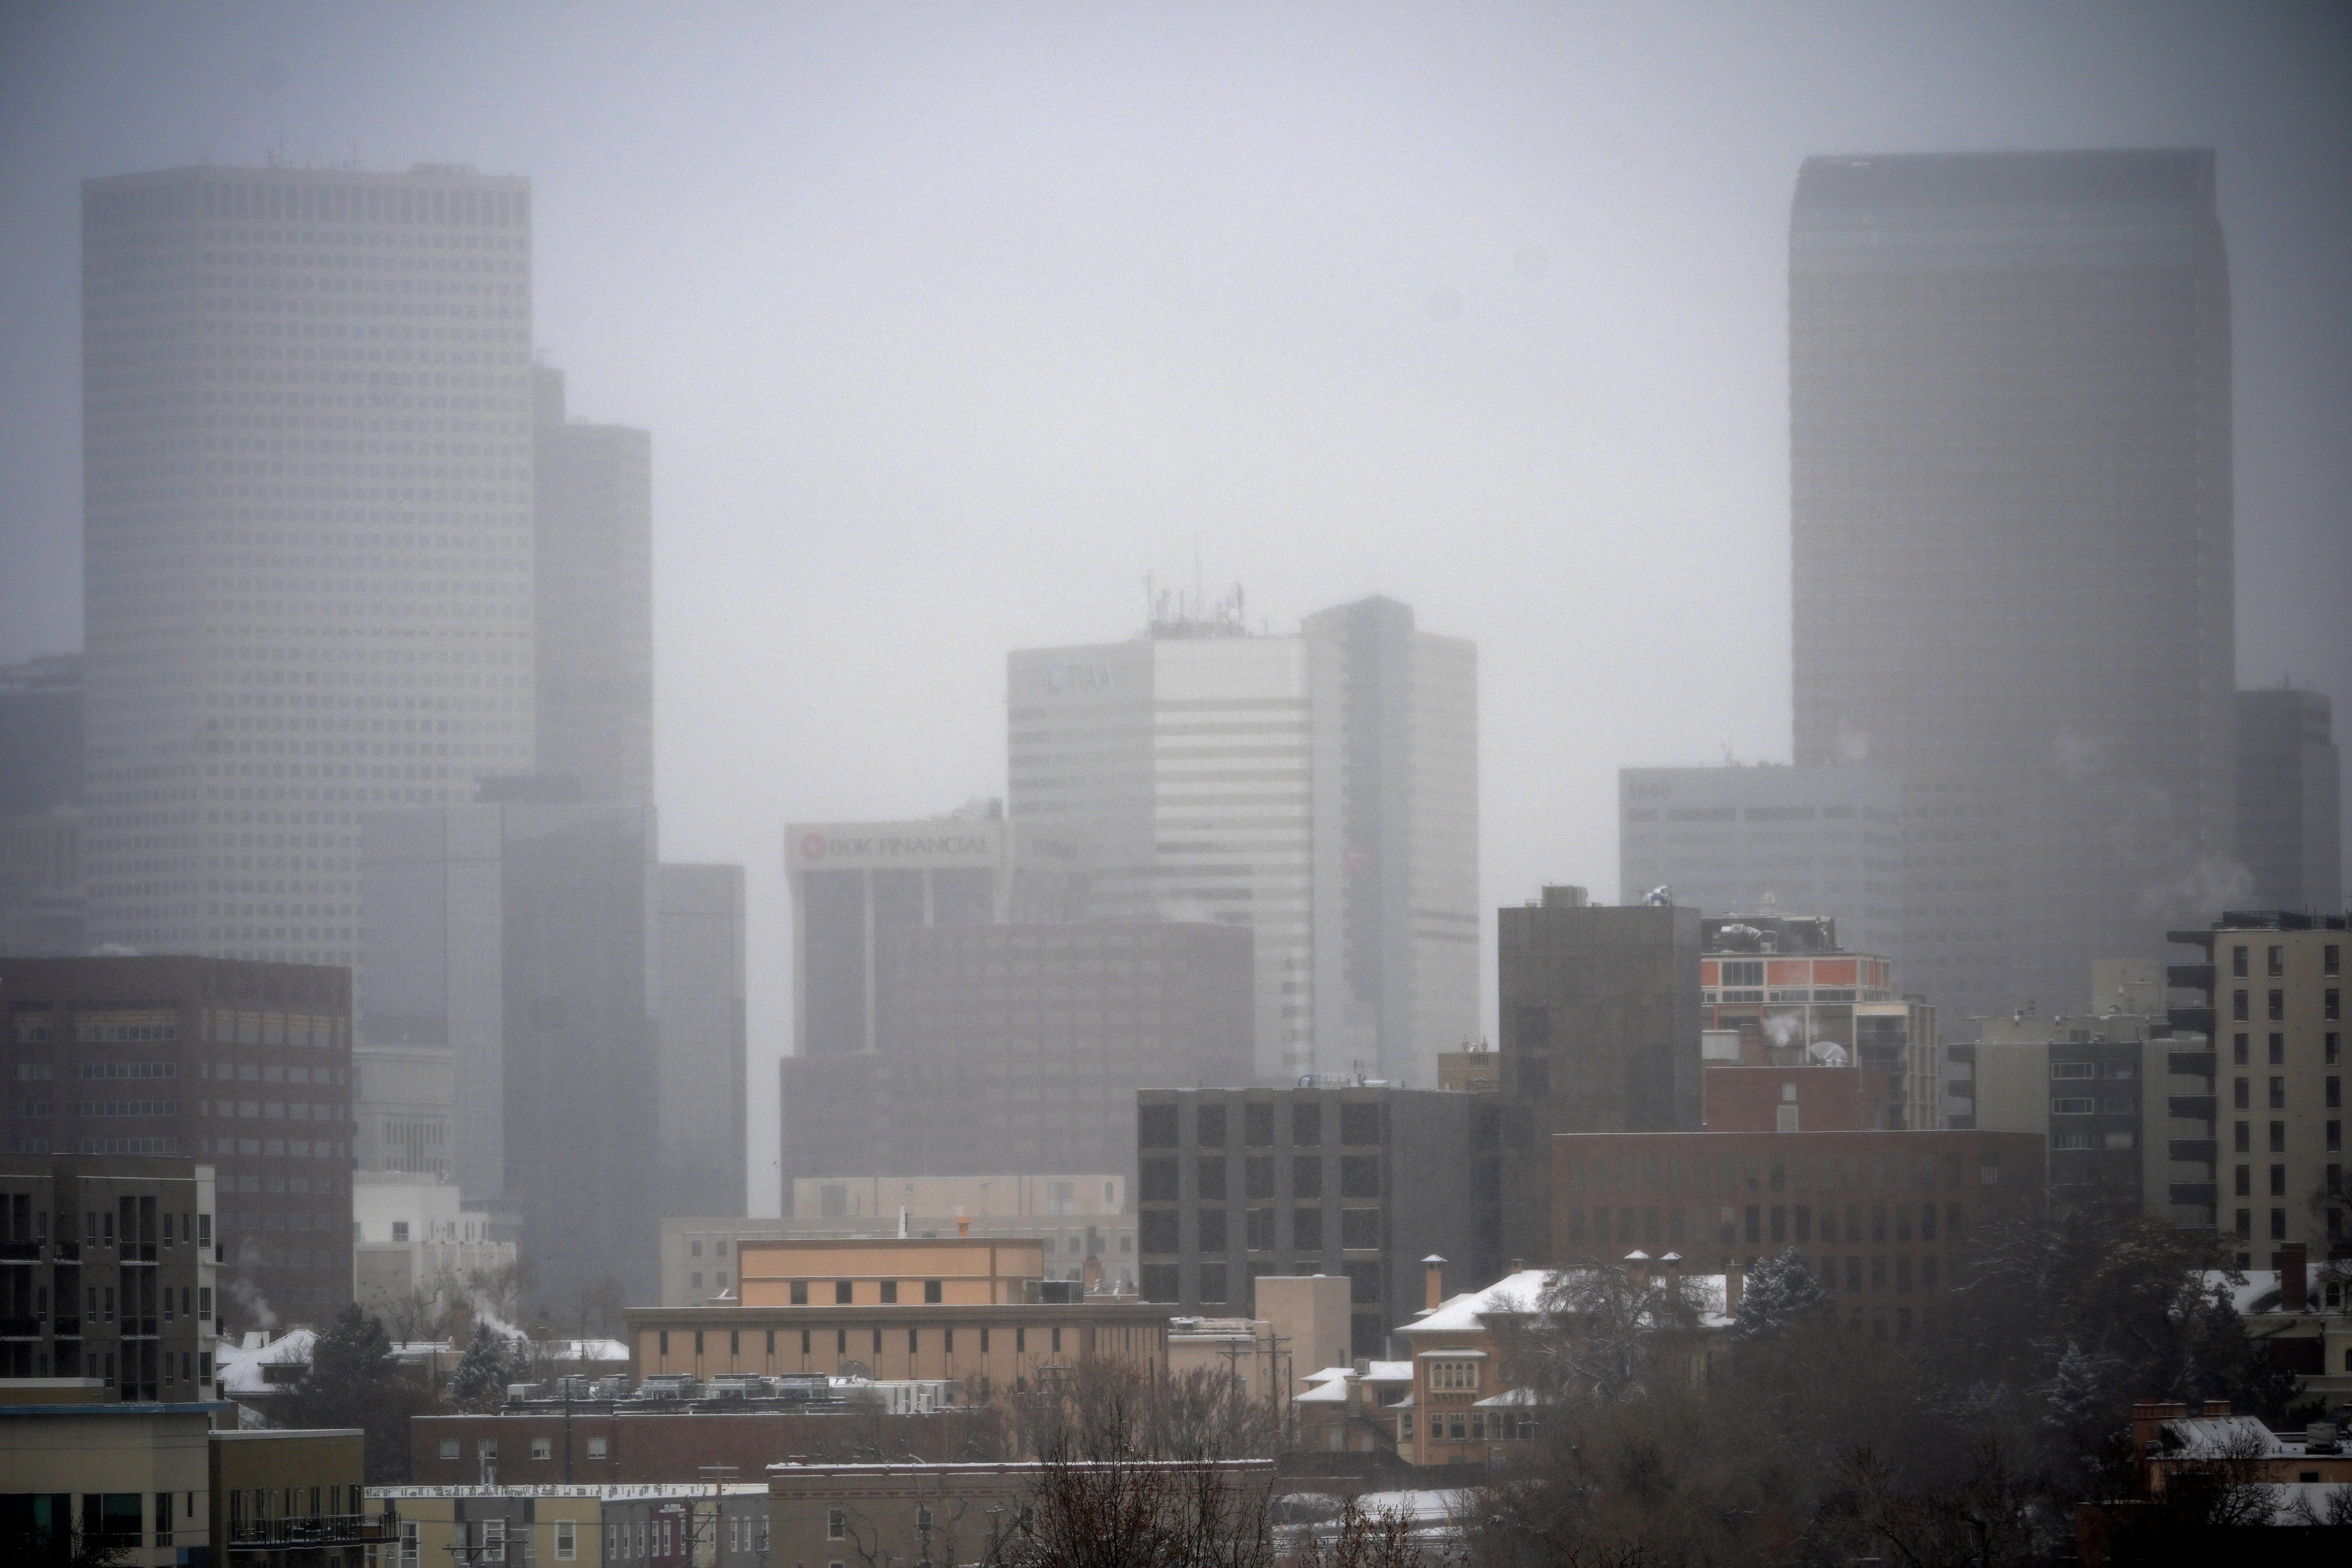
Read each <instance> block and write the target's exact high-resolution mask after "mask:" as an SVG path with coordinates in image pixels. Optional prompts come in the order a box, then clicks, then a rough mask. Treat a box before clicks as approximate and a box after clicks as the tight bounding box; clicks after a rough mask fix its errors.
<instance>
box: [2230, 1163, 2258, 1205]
mask: <svg viewBox="0 0 2352 1568" xmlns="http://www.w3.org/2000/svg"><path fill="white" fill-rule="evenodd" d="M2234 1180H2235V1181H2236V1184H2237V1190H2236V1191H2235V1192H2234V1193H2233V1194H2231V1196H2233V1197H2241V1198H2250V1197H2252V1196H2253V1195H2254V1168H2253V1167H2252V1165H2240V1166H2239V1167H2238V1168H2237V1174H2236V1176H2235V1178H2234Z"/></svg>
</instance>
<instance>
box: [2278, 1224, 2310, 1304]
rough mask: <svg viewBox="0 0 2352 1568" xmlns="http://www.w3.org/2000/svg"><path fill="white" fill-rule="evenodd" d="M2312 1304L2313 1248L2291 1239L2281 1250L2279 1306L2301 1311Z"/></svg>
mask: <svg viewBox="0 0 2352 1568" xmlns="http://www.w3.org/2000/svg"><path fill="white" fill-rule="evenodd" d="M2310 1305H2311V1249H2310V1247H2307V1246H2305V1244H2304V1243H2302V1242H2300V1241H2290V1242H2288V1243H2287V1244H2286V1246H2285V1247H2283V1248H2281V1249H2280V1252H2279V1306H2280V1308H2281V1309H2282V1310H2285V1311H2289V1312H2300V1311H2302V1310H2305V1308H2307V1307H2309V1306H2310Z"/></svg>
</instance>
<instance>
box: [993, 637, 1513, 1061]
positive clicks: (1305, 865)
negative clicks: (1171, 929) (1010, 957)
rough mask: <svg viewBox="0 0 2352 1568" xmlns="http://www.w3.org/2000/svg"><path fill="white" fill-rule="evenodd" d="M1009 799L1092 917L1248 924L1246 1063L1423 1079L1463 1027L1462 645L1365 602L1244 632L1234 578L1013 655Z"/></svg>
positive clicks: (1472, 687)
mask: <svg viewBox="0 0 2352 1568" xmlns="http://www.w3.org/2000/svg"><path fill="white" fill-rule="evenodd" d="M1007 681H1008V689H1009V699H1010V704H1011V710H1010V720H1011V728H1010V733H1011V777H1012V796H1011V803H1010V804H1011V809H1012V813H1013V818H1014V820H1015V821H1016V822H1018V823H1022V824H1024V825H1026V824H1033V823H1034V824H1038V825H1042V826H1049V827H1051V828H1053V829H1055V830H1056V831H1060V832H1065V833H1067V834H1070V835H1072V836H1073V837H1076V838H1077V839H1078V840H1079V841H1080V842H1081V843H1083V844H1084V845H1085V846H1086V847H1087V854H1088V858H1089V862H1090V864H1089V872H1090V878H1089V883H1088V894H1089V896H1088V901H1087V910H1088V918H1090V919H1097V920H1109V921H1151V920H1184V921H1198V920H1213V921H1222V922H1224V923H1229V924H1234V925H1240V926H1244V927H1246V928H1247V929H1248V930H1249V931H1250V933H1251V936H1252V939H1253V941H1254V942H1255V948H1256V954H1255V966H1256V1009H1255V1037H1256V1051H1257V1072H1258V1075H1259V1076H1260V1077H1261V1078H1264V1079H1292V1078H1296V1077H1297V1075H1299V1074H1301V1073H1307V1072H1318V1071H1324V1072H1345V1071H1363V1072H1366V1073H1370V1074H1371V1075H1373V1076H1376V1077H1385V1078H1388V1079H1393V1080H1398V1081H1412V1082H1419V1083H1422V1084H1424V1085H1425V1084H1429V1083H1433V1082H1434V1081H1435V1079H1436V1058H1437V1054H1438V1053H1439V1052H1440V1051H1444V1050H1451V1049H1453V1048H1454V1047H1457V1046H1458V1045H1460V1044H1461V1042H1462V1041H1463V1040H1464V1039H1465V1038H1468V1037H1472V1036H1475V1034H1476V1032H1477V1027H1478V1005H1477V997H1478V984H1477V974H1478V907H1477V859H1478V857H1477V763H1476V753H1477V695H1476V693H1477V681H1476V650H1475V647H1473V645H1471V644H1470V643H1468V642H1466V641H1464V640H1462V639H1460V638H1454V637H1438V636H1435V635H1434V634H1432V633H1428V632H1423V631H1419V630H1416V629H1415V628H1414V626H1413V625H1412V611H1411V610H1410V609H1408V608H1407V607H1406V606H1404V605H1399V604H1396V603H1394V602H1393V601H1391V600H1386V599H1377V598H1376V599H1367V600H1364V601H1361V602H1360V603H1357V604H1353V605H1341V606H1339V607H1338V608H1336V609H1332V610H1327V611H1324V612H1322V613H1320V614H1318V615H1315V616H1308V617H1307V620H1306V621H1305V623H1304V624H1303V626H1302V627H1301V629H1300V631H1299V633H1298V634H1297V635H1296V636H1284V637H1276V636H1252V635H1250V634H1249V632H1248V631H1247V628H1246V626H1245V624H1244V618H1243V616H1242V615H1241V612H1240V605H1239V601H1238V597H1236V599H1235V600H1234V601H1233V602H1232V603H1230V604H1228V605H1223V606H1221V607H1220V608H1219V610H1218V611H1217V612H1216V613H1215V614H1213V615H1198V614H1172V613H1169V612H1168V611H1167V609H1166V607H1165V606H1164V605H1163V606H1161V608H1160V610H1159V611H1158V612H1156V613H1155V615H1154V616H1153V619H1152V621H1151V624H1150V626H1149V627H1148V629H1147V631H1146V633H1145V635H1143V636H1141V637H1137V638H1135V639H1134V640H1132V641H1129V642H1124V643H1111V644H1104V645H1100V646H1097V647H1066V648H1048V649H1034V650H1027V651H1023V652H1018V653H1014V654H1013V655H1012V657H1011V658H1010V660H1009V661H1008V668H1007Z"/></svg>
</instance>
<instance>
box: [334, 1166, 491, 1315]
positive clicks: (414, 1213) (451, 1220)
mask: <svg viewBox="0 0 2352 1568" xmlns="http://www.w3.org/2000/svg"><path fill="white" fill-rule="evenodd" d="M516 1228H517V1227H516V1226H514V1224H513V1222H512V1221H511V1220H510V1219H508V1218H507V1217H506V1216H502V1215H496V1214H493V1213H491V1212H490V1211H489V1210H488V1209H485V1208H468V1207H467V1206H466V1205H465V1203H464V1201H463V1197H462V1194H460V1193H459V1192H458V1190H457V1184H455V1183H453V1182H451V1181H449V1180H448V1179H447V1178H446V1177H444V1176H435V1175H430V1174H426V1173H419V1172H409V1171H362V1172H360V1173H358V1174H357V1175H355V1176H353V1177H352V1300H355V1301H357V1302H358V1303H359V1304H360V1307H361V1310H363V1311H368V1312H373V1313H374V1314H376V1315H377V1316H379V1317H382V1318H383V1319H384V1320H385V1321H387V1322H395V1321H405V1319H407V1318H408V1317H411V1316H413V1317H415V1318H419V1319H422V1320H424V1321H431V1320H432V1319H433V1318H434V1317H436V1316H437V1315H438V1314H439V1312H440V1311H442V1310H446V1308H447V1307H448V1306H449V1305H450V1303H452V1302H454V1301H457V1300H471V1299H472V1298H473V1297H474V1296H475V1295H476V1294H477V1293H478V1292H485V1291H495V1290H496V1289H498V1288H499V1285H501V1284H502V1283H506V1282H508V1281H509V1280H510V1279H511V1278H512V1276H513V1274H514V1269H515V1258H516V1249H515V1236H514V1234H513V1233H514V1231H515V1230H516Z"/></svg>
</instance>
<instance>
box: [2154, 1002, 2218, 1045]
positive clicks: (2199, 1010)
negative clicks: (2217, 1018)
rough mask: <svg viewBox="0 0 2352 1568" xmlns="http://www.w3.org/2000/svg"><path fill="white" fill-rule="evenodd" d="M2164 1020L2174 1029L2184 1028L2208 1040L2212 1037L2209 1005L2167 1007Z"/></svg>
mask: <svg viewBox="0 0 2352 1568" xmlns="http://www.w3.org/2000/svg"><path fill="white" fill-rule="evenodd" d="M2164 1021H2165V1022H2166V1023H2168V1024H2170V1025H2171V1026H2173V1027H2174V1028H2176V1029H2186V1030H2188V1031H2189V1033H2190V1034H2192V1035H2202V1036H2204V1037H2206V1038H2207V1039H2209V1040H2210V1039H2211V1038H2212V1037H2213V1009H2212V1008H2210V1007H2170V1008H2167V1009H2166V1010H2165V1015H2164Z"/></svg>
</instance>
